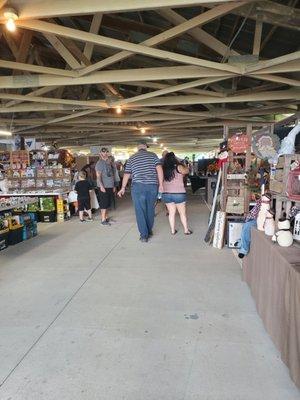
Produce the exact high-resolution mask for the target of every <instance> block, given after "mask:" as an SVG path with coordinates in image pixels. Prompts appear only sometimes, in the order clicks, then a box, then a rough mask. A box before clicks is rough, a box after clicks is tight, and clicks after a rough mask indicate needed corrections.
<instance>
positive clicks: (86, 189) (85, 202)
mask: <svg viewBox="0 0 300 400" xmlns="http://www.w3.org/2000/svg"><path fill="white" fill-rule="evenodd" d="M91 190H92V185H91V184H90V182H89V181H88V180H87V179H86V173H85V172H84V171H80V172H79V181H78V182H77V183H76V185H75V192H76V193H77V196H78V211H79V219H80V221H81V222H85V221H93V219H92V210H91ZM84 211H86V212H87V213H88V219H87V220H85V219H84V217H83V213H84Z"/></svg>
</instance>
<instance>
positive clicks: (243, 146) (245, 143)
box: [228, 133, 251, 154]
mask: <svg viewBox="0 0 300 400" xmlns="http://www.w3.org/2000/svg"><path fill="white" fill-rule="evenodd" d="M228 144H229V148H230V150H231V151H232V152H233V153H237V154H239V153H245V152H246V150H247V149H248V147H249V146H250V145H251V144H250V141H249V138H248V136H247V135H245V134H243V133H242V134H241V133H236V134H235V135H233V136H231V138H229V140H228Z"/></svg>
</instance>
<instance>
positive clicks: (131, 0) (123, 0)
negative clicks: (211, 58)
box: [12, 0, 228, 19]
mask: <svg viewBox="0 0 300 400" xmlns="http://www.w3.org/2000/svg"><path fill="white" fill-rule="evenodd" d="M226 2H228V0H218V3H226ZM13 3H14V2H12V4H13ZM17 3H18V2H17ZM215 3H216V0H143V1H140V0H113V1H110V2H109V1H98V0H52V1H51V2H45V1H43V2H38V3H37V2H36V1H34V0H27V1H26V2H23V3H21V4H17V5H18V12H19V18H20V19H33V18H51V17H62V16H70V15H88V14H95V13H119V12H129V11H138V10H153V9H158V8H163V7H171V8H176V7H189V6H190V7H192V6H199V5H201V4H205V5H207V4H215Z"/></svg>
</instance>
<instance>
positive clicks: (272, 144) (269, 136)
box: [252, 131, 280, 160]
mask: <svg viewBox="0 0 300 400" xmlns="http://www.w3.org/2000/svg"><path fill="white" fill-rule="evenodd" d="M279 145H280V141H279V138H278V136H276V135H274V134H273V133H270V132H266V131H264V132H259V133H256V134H254V135H253V136H252V147H253V152H254V154H255V155H256V156H257V157H258V158H262V159H263V160H270V159H273V158H274V157H275V156H276V155H277V152H278V149H279Z"/></svg>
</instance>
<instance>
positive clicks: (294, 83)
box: [251, 74, 300, 90]
mask: <svg viewBox="0 0 300 400" xmlns="http://www.w3.org/2000/svg"><path fill="white" fill-rule="evenodd" d="M251 76H252V77H253V78H255V79H259V80H263V81H270V82H276V83H282V84H284V85H289V86H295V87H299V86H300V81H298V80H296V79H290V78H285V77H283V76H279V75H271V74H262V75H259V74H253V75H251ZM254 90H255V89H254Z"/></svg>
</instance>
